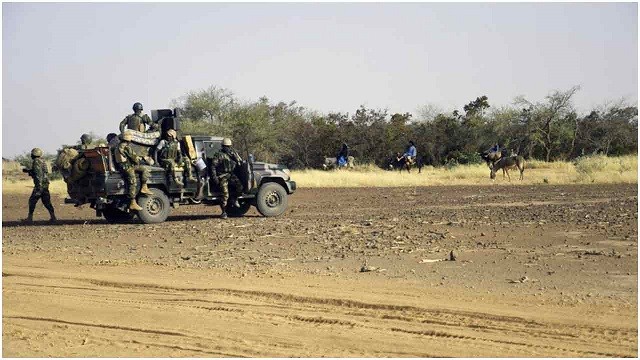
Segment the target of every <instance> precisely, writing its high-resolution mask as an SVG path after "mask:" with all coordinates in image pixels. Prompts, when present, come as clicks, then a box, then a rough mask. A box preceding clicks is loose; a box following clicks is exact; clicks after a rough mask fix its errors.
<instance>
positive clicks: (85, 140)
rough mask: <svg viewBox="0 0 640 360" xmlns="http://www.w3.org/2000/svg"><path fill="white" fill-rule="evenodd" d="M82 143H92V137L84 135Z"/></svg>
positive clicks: (81, 139) (81, 137)
mask: <svg viewBox="0 0 640 360" xmlns="http://www.w3.org/2000/svg"><path fill="white" fill-rule="evenodd" d="M80 141H82V142H83V143H90V142H91V135H89V134H82V136H80Z"/></svg>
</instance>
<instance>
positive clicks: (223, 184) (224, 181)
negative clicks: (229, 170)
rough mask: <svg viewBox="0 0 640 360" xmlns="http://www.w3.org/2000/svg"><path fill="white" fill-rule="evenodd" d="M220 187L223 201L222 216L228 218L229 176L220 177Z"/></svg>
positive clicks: (221, 205) (221, 204) (221, 206)
mask: <svg viewBox="0 0 640 360" xmlns="http://www.w3.org/2000/svg"><path fill="white" fill-rule="evenodd" d="M220 189H221V190H222V202H221V203H220V209H222V215H221V217H222V218H223V219H226V218H227V202H228V201H229V178H227V177H222V178H220Z"/></svg>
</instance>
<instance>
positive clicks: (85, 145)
mask: <svg viewBox="0 0 640 360" xmlns="http://www.w3.org/2000/svg"><path fill="white" fill-rule="evenodd" d="M92 140H93V139H91V135H89V134H82V136H80V145H76V146H74V147H73V148H74V149H76V150H87V149H91V148H92V146H91V141H92Z"/></svg>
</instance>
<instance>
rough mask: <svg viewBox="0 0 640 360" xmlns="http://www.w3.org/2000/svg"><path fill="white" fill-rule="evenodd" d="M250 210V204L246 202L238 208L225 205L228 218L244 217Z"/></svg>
mask: <svg viewBox="0 0 640 360" xmlns="http://www.w3.org/2000/svg"><path fill="white" fill-rule="evenodd" d="M250 208H251V203H250V202H248V201H245V202H241V203H240V207H239V208H237V207H235V206H233V205H231V204H227V210H226V212H227V215H229V216H230V217H242V216H244V214H246V213H247V211H249V209H250Z"/></svg>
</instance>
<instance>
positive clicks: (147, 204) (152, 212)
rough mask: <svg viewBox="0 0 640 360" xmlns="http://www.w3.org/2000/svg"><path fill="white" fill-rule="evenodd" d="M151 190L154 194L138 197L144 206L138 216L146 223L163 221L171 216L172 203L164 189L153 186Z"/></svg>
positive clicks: (140, 203) (139, 202)
mask: <svg viewBox="0 0 640 360" xmlns="http://www.w3.org/2000/svg"><path fill="white" fill-rule="evenodd" d="M151 192H153V195H147V196H139V197H138V204H139V205H140V207H141V208H142V210H140V211H138V217H139V218H140V220H142V222H143V223H145V224H155V223H161V222H163V221H165V220H166V219H167V217H168V216H169V212H171V203H170V202H169V198H168V197H167V195H166V194H165V193H164V191H162V190H160V189H155V188H152V189H151Z"/></svg>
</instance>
